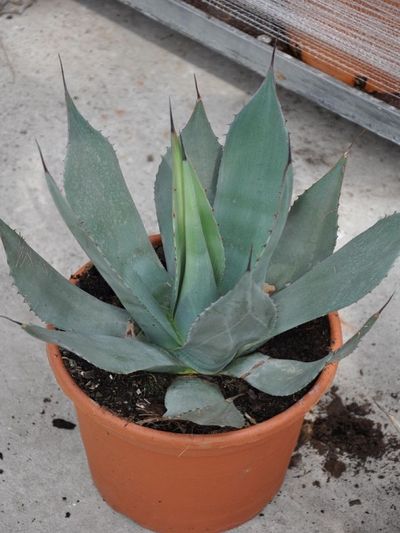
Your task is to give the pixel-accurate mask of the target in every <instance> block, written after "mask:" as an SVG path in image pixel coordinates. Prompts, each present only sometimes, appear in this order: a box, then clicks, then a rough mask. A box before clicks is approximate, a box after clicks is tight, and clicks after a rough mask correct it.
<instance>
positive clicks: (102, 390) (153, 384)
mask: <svg viewBox="0 0 400 533" xmlns="http://www.w3.org/2000/svg"><path fill="white" fill-rule="evenodd" d="M157 252H158V253H159V255H161V253H162V251H161V250H157ZM77 284H78V286H79V287H80V288H81V289H83V290H84V291H86V292H88V293H90V294H92V295H93V296H96V297H97V298H99V299H100V300H103V301H105V302H108V303H112V304H114V305H120V303H119V301H118V298H117V297H116V296H115V294H114V292H113V291H112V289H111V288H110V287H109V286H108V285H107V283H106V282H105V281H104V280H103V278H102V277H101V276H100V274H99V273H98V271H97V270H96V268H95V267H92V268H91V269H90V270H89V271H88V272H87V273H85V274H84V275H83V276H81V277H79V278H78V281H77ZM329 344H330V331H329V322H328V319H327V318H326V317H324V318H320V319H317V320H313V321H312V322H308V323H306V324H304V325H302V326H299V327H297V328H294V329H293V330H291V331H288V332H285V333H284V334H282V335H279V336H277V337H275V338H274V339H272V340H270V341H268V342H267V343H266V344H264V346H262V347H261V348H260V351H262V352H264V353H268V355H270V356H271V357H278V358H282V359H283V358H287V359H298V360H300V361H315V360H317V359H321V358H322V357H324V356H325V355H326V354H327V353H328V350H329ZM61 353H62V357H63V361H64V365H65V367H66V368H67V370H68V372H69V373H70V375H71V376H72V378H73V379H74V381H75V382H76V384H77V385H78V386H79V387H80V388H81V389H82V390H83V391H84V392H85V393H86V394H87V395H88V396H89V397H90V398H92V399H93V400H95V401H96V402H97V403H98V404H100V405H102V406H103V407H106V408H107V409H109V410H110V411H112V412H113V413H114V414H116V415H118V416H119V417H122V418H126V419H128V420H129V421H132V422H135V423H137V424H141V425H144V426H146V427H151V428H153V429H158V430H161V431H170V432H174V433H190V434H210V433H221V432H224V431H232V430H233V428H228V427H226V428H225V427H224V428H220V427H216V426H199V425H197V424H194V423H192V422H188V421H182V420H180V421H173V420H161V419H160V418H161V417H162V415H163V413H164V412H165V407H164V397H165V393H166V390H167V388H168V386H169V385H170V383H171V382H172V380H173V379H174V376H172V375H169V374H162V373H156V372H135V373H132V374H128V375H122V374H113V373H110V372H106V371H104V370H101V369H99V368H96V367H95V366H93V365H92V364H90V363H88V362H87V361H85V360H84V359H82V358H81V357H79V356H77V355H75V354H73V353H71V352H69V351H68V350H65V349H61ZM203 377H204V378H205V379H208V380H210V381H212V382H214V383H217V384H218V385H219V387H220V389H221V391H222V393H223V394H224V396H225V397H226V398H232V397H237V398H236V399H235V400H234V403H235V405H236V407H237V408H238V409H239V410H240V411H241V412H242V413H243V414H244V416H245V418H246V420H247V425H248V426H250V425H252V424H256V423H259V422H263V421H265V420H268V419H269V418H272V417H273V416H275V415H277V414H279V413H281V412H282V411H285V410H286V409H288V408H289V407H290V406H291V405H293V404H294V403H296V402H297V401H298V400H299V399H300V398H301V397H302V396H304V394H305V393H306V392H307V391H308V390H309V389H310V388H311V387H312V385H313V383H311V384H309V385H308V386H307V387H305V388H304V389H302V390H301V391H299V392H297V393H295V394H293V395H291V396H270V395H269V394H265V393H263V392H261V391H259V390H257V389H255V388H254V387H252V386H251V385H249V384H248V383H247V382H245V381H244V380H242V379H237V378H232V377H228V376H215V377H214V376H213V377H210V376H203Z"/></svg>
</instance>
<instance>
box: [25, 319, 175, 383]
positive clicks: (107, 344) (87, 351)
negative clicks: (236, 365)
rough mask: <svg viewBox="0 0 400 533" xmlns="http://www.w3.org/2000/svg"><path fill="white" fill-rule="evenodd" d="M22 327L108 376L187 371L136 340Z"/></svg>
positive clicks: (161, 351) (167, 355)
mask: <svg viewBox="0 0 400 533" xmlns="http://www.w3.org/2000/svg"><path fill="white" fill-rule="evenodd" d="M22 327H23V329H24V330H25V331H26V332H27V333H29V335H32V337H36V338H37V339H39V340H41V341H44V342H47V343H51V344H58V345H59V346H62V347H63V348H66V349H67V350H70V351H71V352H73V353H75V354H76V355H79V356H80V357H82V358H83V359H85V360H86V361H89V363H92V364H93V365H95V366H97V367H98V368H102V369H103V370H107V371H108V372H116V373H119V374H130V373H131V372H137V371H139V370H150V371H154V372H168V373H172V374H175V373H176V372H180V371H181V370H183V367H182V366H180V365H179V362H178V361H176V359H174V358H173V357H172V356H171V355H170V354H169V353H168V352H167V351H165V350H163V349H162V348H160V347H159V346H154V345H152V344H147V343H145V342H141V341H140V340H137V339H135V338H130V337H129V338H125V339H121V338H118V337H109V336H107V335H95V334H86V335H83V334H78V333H71V332H69V331H57V330H54V329H46V328H41V327H40V326H35V325H33V324H23V325H22Z"/></svg>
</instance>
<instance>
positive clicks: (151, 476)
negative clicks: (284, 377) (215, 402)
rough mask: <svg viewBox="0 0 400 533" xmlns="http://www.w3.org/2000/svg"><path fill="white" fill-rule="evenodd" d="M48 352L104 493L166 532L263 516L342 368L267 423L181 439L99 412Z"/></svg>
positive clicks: (337, 336)
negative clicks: (309, 419)
mask: <svg viewBox="0 0 400 533" xmlns="http://www.w3.org/2000/svg"><path fill="white" fill-rule="evenodd" d="M152 241H153V242H154V239H152ZM86 268H87V266H86ZM84 269H85V267H84V268H83V269H81V270H80V271H79V272H78V273H77V274H79V273H81V272H82V271H83V270H84ZM329 322H330V328H331V344H332V348H334V349H337V348H338V347H339V346H341V344H342V334H341V327H340V320H339V317H338V315H337V314H336V313H331V314H330V315H329ZM47 353H48V358H49V362H50V365H51V367H52V369H53V372H54V374H55V376H56V379H57V381H58V383H59V385H60V387H61V388H62V389H63V391H64V392H65V394H66V395H67V396H68V397H69V398H70V399H71V400H72V401H73V403H74V405H75V409H76V413H77V417H78V421H79V427H80V431H81V436H82V440H83V444H84V446H85V449H86V454H87V459H88V463H89V467H90V471H91V474H92V477H93V480H94V483H95V485H96V487H97V488H98V490H99V492H100V494H101V495H102V496H103V498H104V499H105V500H106V502H108V503H109V504H110V505H111V507H113V509H115V510H116V511H119V512H120V513H123V514H125V515H127V516H128V517H130V518H131V519H132V520H134V521H135V522H137V523H138V524H140V525H142V526H144V527H147V528H149V529H152V530H154V531H157V532H160V533H167V532H170V533H172V532H173V533H188V532H189V531H190V532H206V531H207V532H215V533H216V532H221V531H226V530H227V529H230V528H233V527H235V526H238V525H239V524H242V523H243V522H245V521H247V520H249V519H250V518H252V517H253V516H255V515H256V514H257V513H259V512H260V511H261V510H262V509H263V507H264V506H265V505H266V504H267V503H268V502H269V501H271V500H272V498H273V497H274V496H275V494H276V493H277V492H278V490H279V488H280V486H281V485H282V482H283V479H284V477H285V474H286V471H287V468H288V465H289V461H290V457H291V455H292V452H293V450H294V447H295V446H296V443H297V440H298V437H299V433H300V429H301V426H302V423H303V419H304V415H305V414H306V413H307V411H309V410H310V409H311V408H312V407H313V406H314V405H315V404H316V403H317V402H318V400H319V399H320V398H321V396H322V395H323V394H324V393H325V392H326V390H327V389H328V388H329V386H330V385H331V383H332V380H333V378H334V376H335V373H336V367H337V365H336V364H330V365H327V366H326V368H325V369H324V370H323V372H322V373H321V375H320V377H319V378H318V380H317V382H316V383H315V385H314V386H313V388H312V389H311V390H310V391H309V392H308V393H307V394H306V395H305V396H304V397H303V398H302V399H301V400H299V401H298V402H297V403H296V404H294V405H293V406H292V407H290V408H289V409H287V410H286V411H285V412H283V413H281V414H279V415H277V416H275V417H273V418H271V419H270V420H267V421H266V422H262V423H261V424H257V425H255V426H252V427H249V428H245V429H241V430H238V431H232V432H229V433H221V434H216V435H177V434H173V433H167V432H162V431H157V430H154V429H148V428H145V427H142V426H138V425H136V424H134V423H127V422H126V420H123V419H121V418H118V417H117V416H115V415H113V414H112V413H111V412H109V411H107V410H106V409H104V408H102V407H100V406H99V405H98V404H97V403H96V402H94V401H93V400H91V399H90V398H89V397H88V396H86V394H85V393H84V392H83V391H82V390H81V389H80V388H79V387H78V386H77V385H76V384H75V382H74V381H73V379H72V378H71V376H70V375H69V373H68V372H67V370H66V369H65V367H64V365H63V362H62V359H61V354H60V351H59V349H58V347H57V346H55V345H48V347H47Z"/></svg>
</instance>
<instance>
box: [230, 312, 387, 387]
mask: <svg viewBox="0 0 400 533" xmlns="http://www.w3.org/2000/svg"><path fill="white" fill-rule="evenodd" d="M387 303H389V302H387ZM387 303H386V305H387ZM386 305H385V306H384V307H382V309H380V311H378V312H377V313H375V314H374V315H372V317H371V318H369V319H368V320H367V321H366V322H365V324H364V325H363V326H362V328H361V329H360V330H359V331H358V332H357V333H356V334H355V335H354V336H353V337H351V338H350V339H349V340H348V341H347V342H346V343H345V344H344V345H343V346H342V347H341V348H339V349H338V350H336V351H334V352H330V353H328V354H327V355H326V356H325V357H323V358H322V359H318V361H312V362H309V363H305V362H303V361H296V360H294V359H275V358H272V357H269V356H268V355H264V354H261V353H255V354H252V355H249V356H244V357H240V358H239V359H236V361H234V362H233V363H232V364H231V365H229V366H228V368H227V369H226V370H224V371H223V372H222V373H223V374H225V375H228V376H233V377H236V378H242V379H244V380H246V381H247V382H248V383H250V385H252V386H253V387H255V388H256V389H259V390H261V391H263V392H266V393H267V394H271V395H273V396H288V395H289V394H294V393H295V392H297V391H299V390H301V389H303V388H304V387H305V386H306V385H308V384H309V383H311V381H312V380H313V379H314V378H316V377H317V376H318V374H319V373H320V372H321V370H322V369H323V368H324V366H325V365H326V364H327V363H331V362H333V361H340V360H341V359H343V358H344V357H346V356H348V355H349V354H351V353H352V352H353V351H354V350H355V349H356V348H357V346H358V344H359V343H360V341H361V339H362V338H363V337H364V335H366V334H367V333H368V331H369V330H370V329H371V328H372V326H373V325H374V324H375V322H376V321H377V319H378V318H379V316H380V314H381V312H382V311H383V309H384V308H385V307H386Z"/></svg>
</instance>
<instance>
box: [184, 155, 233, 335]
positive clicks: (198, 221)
mask: <svg viewBox="0 0 400 533" xmlns="http://www.w3.org/2000/svg"><path fill="white" fill-rule="evenodd" d="M182 168H183V181H184V186H183V189H184V194H183V196H184V199H183V204H184V205H183V207H184V220H185V221H184V239H185V240H184V265H183V268H182V281H181V285H180V288H179V292H178V298H177V304H176V309H175V317H174V318H175V322H176V324H177V327H178V329H179V331H180V332H181V333H182V335H184V337H186V335H187V332H188V331H189V328H190V326H191V324H192V323H193V321H194V319H195V318H196V317H197V316H198V315H199V314H200V313H201V312H202V311H204V309H205V308H206V307H208V306H209V305H210V304H211V303H212V302H213V301H214V300H216V299H217V297H218V292H217V280H216V279H215V271H214V264H215V263H214V259H215V258H214V257H213V256H212V254H211V253H210V251H211V250H210V249H209V247H208V244H209V234H208V233H207V230H208V229H210V227H207V228H205V227H204V226H203V216H204V213H202V212H201V209H200V204H199V188H198V187H197V184H196V180H197V177H196V175H195V173H194V170H193V168H192V167H191V165H190V163H189V162H188V161H187V160H184V161H183V162H182ZM204 199H205V200H206V201H207V199H206V197H205V196H204ZM210 215H211V216H212V213H211V211H210ZM215 229H216V231H218V228H217V227H216V225H215ZM218 236H219V235H218ZM221 249H222V246H221ZM222 254H223V251H222ZM222 258H223V255H222Z"/></svg>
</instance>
